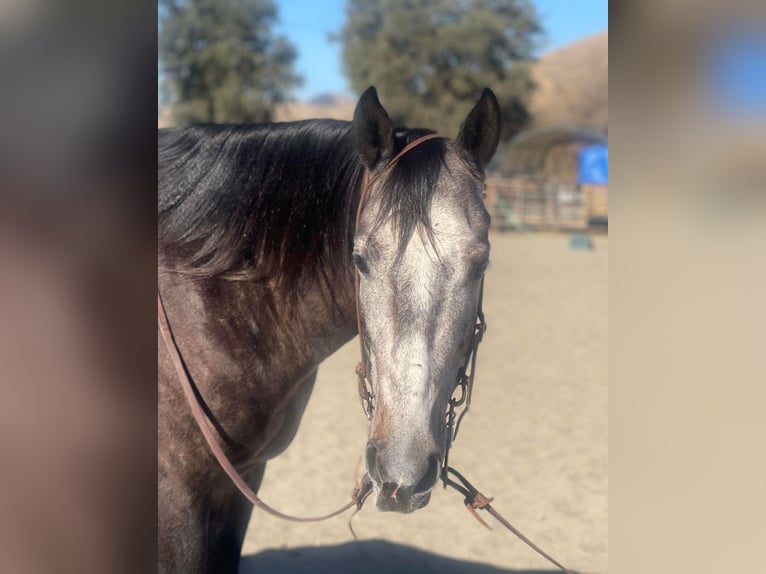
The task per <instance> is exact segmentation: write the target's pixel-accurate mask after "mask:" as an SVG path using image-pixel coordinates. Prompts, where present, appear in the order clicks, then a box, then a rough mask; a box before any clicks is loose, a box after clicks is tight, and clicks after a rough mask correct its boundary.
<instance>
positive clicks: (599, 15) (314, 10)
mask: <svg viewBox="0 0 766 574" xmlns="http://www.w3.org/2000/svg"><path fill="white" fill-rule="evenodd" d="M533 3H534V4H535V6H536V7H537V11H538V13H539V15H540V18H541V20H542V24H543V27H544V28H545V32H546V34H547V43H546V44H545V45H544V46H543V47H542V50H541V53H544V52H546V51H548V50H553V49H555V48H558V47H559V46H562V45H564V44H567V43H569V42H571V41H573V40H577V39H578V38H583V37H585V36H590V35H591V34H594V33H596V32H601V31H603V30H606V29H607V28H608V26H609V2H608V0H535V1H534V2H533ZM276 4H277V6H278V8H279V25H278V26H277V31H278V32H279V33H280V34H283V35H285V36H287V37H288V38H289V39H290V41H291V42H292V43H293V45H295V47H296V48H297V49H298V60H297V62H296V67H297V69H298V72H299V73H300V74H301V75H302V76H303V79H304V82H303V86H302V87H300V88H298V89H297V90H296V91H295V95H296V96H297V98H298V99H300V100H303V99H308V98H311V97H312V96H315V95H317V94H319V93H322V92H341V93H346V94H348V95H349V96H352V94H351V93H350V91H349V88H348V85H347V83H346V79H345V78H344V77H343V73H342V70H341V56H340V52H341V49H340V45H339V44H337V43H332V42H330V41H329V40H328V38H327V36H328V34H329V33H332V32H338V31H339V30H340V28H341V26H342V25H343V18H344V11H343V6H344V4H345V0H276Z"/></svg>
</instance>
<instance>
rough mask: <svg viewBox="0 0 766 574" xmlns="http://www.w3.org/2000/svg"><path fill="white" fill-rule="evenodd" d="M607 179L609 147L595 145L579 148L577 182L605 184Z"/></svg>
mask: <svg viewBox="0 0 766 574" xmlns="http://www.w3.org/2000/svg"><path fill="white" fill-rule="evenodd" d="M608 181H609V148H608V147H607V146H605V145H595V146H591V147H586V148H583V149H581V150H580V174H579V176H578V178H577V182H578V183H589V184H592V185H606V184H607V182H608Z"/></svg>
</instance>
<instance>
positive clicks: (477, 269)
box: [473, 259, 489, 279]
mask: <svg viewBox="0 0 766 574" xmlns="http://www.w3.org/2000/svg"><path fill="white" fill-rule="evenodd" d="M487 267H489V259H482V260H481V261H479V262H478V263H476V264H475V265H474V267H473V277H474V279H481V276H482V275H484V272H485V271H486V270H487Z"/></svg>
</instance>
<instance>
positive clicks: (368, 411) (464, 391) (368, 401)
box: [354, 134, 487, 487]
mask: <svg viewBox="0 0 766 574" xmlns="http://www.w3.org/2000/svg"><path fill="white" fill-rule="evenodd" d="M432 139H447V138H446V137H445V136H442V135H439V134H427V135H424V136H422V137H419V138H418V139H416V140H413V141H411V142H410V143H408V144H407V145H406V146H404V148H402V150H401V151H400V152H399V153H398V154H396V155H395V156H394V157H393V159H392V160H391V161H390V162H388V164H386V166H385V167H384V168H383V169H382V170H380V171H379V172H378V173H376V174H375V175H374V176H370V171H369V170H365V172H364V180H363V182H362V192H361V194H360V196H359V205H358V206H357V209H356V224H355V227H354V230H357V229H359V222H360V221H361V218H362V210H363V209H364V203H365V200H366V199H367V195H368V192H369V189H370V187H371V186H372V184H373V183H375V182H376V181H377V180H378V179H380V178H381V177H382V176H383V175H384V174H386V173H389V172H390V171H391V170H392V169H393V168H394V166H396V164H397V163H398V162H399V160H400V159H401V158H402V157H404V156H405V155H406V154H407V153H409V152H410V151H411V150H412V149H414V148H416V147H417V146H419V145H420V144H422V143H425V142H427V141H429V140H432ZM359 283H360V278H359V269H358V268H355V270H354V297H355V300H356V327H357V331H358V333H359V347H360V352H361V358H362V360H361V361H360V363H359V364H358V365H357V367H356V375H357V379H358V384H359V397H360V398H361V399H362V408H363V409H364V414H365V415H366V416H367V419H368V420H371V419H372V413H373V411H374V408H375V406H374V403H373V401H374V399H375V395H374V394H373V392H372V384H371V383H370V378H369V377H370V361H369V359H368V356H367V347H366V345H365V343H364V335H363V334H362V309H361V304H360V299H359ZM483 298H484V276H482V278H481V287H480V290H479V305H478V308H477V311H476V324H475V325H474V329H473V336H472V337H471V342H470V344H469V345H468V350H467V351H466V354H465V357H464V358H463V362H462V364H461V365H460V368H459V369H458V374H457V379H456V381H455V385H454V387H453V388H452V392H451V394H450V400H449V408H448V409H447V413H446V423H447V439H446V442H445V445H444V457H443V461H444V462H443V464H442V469H441V473H440V477H441V480H442V481H443V482H444V485H445V487H446V486H447V480H448V478H447V469H448V463H449V451H450V447H451V446H452V443H453V441H454V440H455V439H456V438H457V433H458V430H459V429H460V422H461V421H462V420H463V417H464V416H465V414H466V413H467V412H468V409H469V408H470V406H471V394H472V392H473V379H474V374H475V372H476V354H477V352H478V350H479V343H481V340H482V337H484V333H485V332H486V330H487V322H486V321H485V320H484V311H483V309H482V300H483ZM458 390H459V394H458V396H455V394H456V391H458ZM460 406H463V407H464V408H463V410H462V411H461V413H460V415H459V416H458V415H456V409H457V408H458V407H460Z"/></svg>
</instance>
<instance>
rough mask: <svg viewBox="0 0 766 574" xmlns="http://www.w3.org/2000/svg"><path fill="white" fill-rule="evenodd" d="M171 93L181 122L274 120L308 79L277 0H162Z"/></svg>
mask: <svg viewBox="0 0 766 574" xmlns="http://www.w3.org/2000/svg"><path fill="white" fill-rule="evenodd" d="M159 5H160V10H159V13H160V23H161V30H160V36H159V59H160V63H161V70H162V73H163V75H164V85H163V86H162V89H163V92H164V93H165V94H166V95H167V97H168V99H170V101H172V102H173V115H174V117H175V120H176V122H177V123H181V124H185V123H193V122H214V123H241V122H268V121H271V119H272V112H273V109H274V105H275V104H276V103H279V102H282V101H285V100H286V98H287V95H288V93H289V90H290V88H292V87H293V86H295V85H297V84H298V83H299V82H300V78H299V77H298V76H297V75H296V74H295V73H294V72H293V69H292V65H293V62H294V60H295V57H296V51H295V49H294V48H293V46H291V45H290V44H289V43H288V42H287V40H286V39H285V38H284V37H281V36H274V35H273V34H272V32H271V27H272V25H273V24H274V21H275V20H276V16H277V10H276V7H275V5H274V3H273V2H272V1H271V0H160V1H159Z"/></svg>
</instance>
